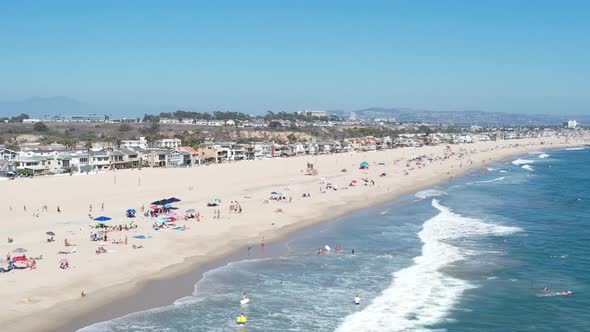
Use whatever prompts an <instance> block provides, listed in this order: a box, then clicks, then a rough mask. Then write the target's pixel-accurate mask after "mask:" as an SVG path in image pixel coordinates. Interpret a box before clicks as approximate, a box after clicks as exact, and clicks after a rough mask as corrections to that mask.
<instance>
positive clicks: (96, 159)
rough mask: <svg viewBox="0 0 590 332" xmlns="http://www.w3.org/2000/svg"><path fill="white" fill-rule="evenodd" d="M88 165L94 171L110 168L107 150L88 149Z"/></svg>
mask: <svg viewBox="0 0 590 332" xmlns="http://www.w3.org/2000/svg"><path fill="white" fill-rule="evenodd" d="M89 160H90V166H91V167H92V170H94V171H100V170H107V169H110V168H111V157H110V156H109V153H108V151H106V150H100V151H90V153H89Z"/></svg>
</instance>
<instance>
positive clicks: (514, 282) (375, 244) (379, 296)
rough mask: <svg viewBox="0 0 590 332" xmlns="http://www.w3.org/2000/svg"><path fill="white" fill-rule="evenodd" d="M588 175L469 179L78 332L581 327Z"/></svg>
mask: <svg viewBox="0 0 590 332" xmlns="http://www.w3.org/2000/svg"><path fill="white" fill-rule="evenodd" d="M589 165H590V149H581V148H580V149H564V150H551V151H538V152H532V153H530V154H528V155H524V156H519V157H514V158H511V159H507V160H504V161H501V162H498V163H495V164H490V165H488V166H487V167H484V168H480V169H473V170H471V171H469V172H468V173H467V174H466V175H465V176H463V177H460V178H457V179H454V180H452V181H451V182H446V183H442V184H439V185H438V186H436V187H433V188H430V189H427V190H423V191H420V192H417V193H414V194H412V195H406V196H403V197H400V198H398V199H396V200H394V201H391V202H389V203H387V204H384V205H380V206H378V207H374V208H370V209H366V210H362V211H358V212H356V213H353V214H350V215H348V216H346V217H343V218H340V219H338V220H335V221H332V222H328V223H324V224H321V225H317V226H313V227H311V228H309V229H306V230H303V231H300V232H298V233H296V234H294V235H292V236H291V237H289V238H288V239H287V240H284V241H282V242H280V243H278V244H276V246H279V248H278V249H276V250H274V251H275V253H274V254H268V253H265V252H263V250H262V248H261V247H260V246H256V247H255V248H252V251H251V253H250V256H249V257H247V256H246V254H244V259H243V260H238V261H235V262H231V263H229V264H227V265H224V266H221V267H219V268H216V269H214V270H211V271H208V272H206V273H205V274H204V276H203V278H202V279H201V280H199V281H198V282H197V283H196V285H195V291H194V293H193V294H187V296H186V297H184V298H181V299H178V300H177V301H176V302H175V303H174V304H173V305H170V306H166V307H161V308H156V309H151V310H147V311H143V312H138V313H134V314H131V315H127V316H124V317H121V318H117V319H114V320H111V321H107V322H101V323H98V324H94V325H92V326H88V327H86V328H83V329H81V330H80V331H84V332H90V331H113V332H119V331H158V332H161V331H240V332H257V331H337V332H348V331H355V332H359V331H380V332H387V331H458V332H471V331H473V332H480V331H503V332H504V331H520V332H526V331H531V332H532V331H535V332H539V331H590V309H589V308H590V297H589V296H588V294H589V292H590V256H589V254H590V245H589V242H588V240H589V239H590V227H589V225H588V223H589V222H590V219H589V217H588V216H589V215H590V171H589V170H590V166H589ZM338 244H339V245H340V246H341V248H342V250H341V251H340V252H339V253H337V252H336V250H335V248H336V246H337V245H338ZM325 246H329V247H330V249H331V250H330V251H328V252H327V253H326V254H321V255H318V254H317V252H318V249H319V248H324V247H325ZM353 249H354V251H355V255H352V250H353ZM545 288H547V289H545ZM562 291H569V292H571V295H569V296H563V295H561V293H560V292H562ZM244 292H246V293H247V294H248V297H249V299H250V302H249V303H248V304H246V305H241V304H240V299H241V295H242V293H244ZM356 294H358V295H359V297H360V298H361V303H360V305H355V304H354V302H353V299H354V297H355V295H356ZM241 312H243V313H244V314H245V315H246V316H247V317H248V323H247V324H246V325H245V326H237V325H236V323H235V318H236V317H237V316H238V315H239V314H240V313H241Z"/></svg>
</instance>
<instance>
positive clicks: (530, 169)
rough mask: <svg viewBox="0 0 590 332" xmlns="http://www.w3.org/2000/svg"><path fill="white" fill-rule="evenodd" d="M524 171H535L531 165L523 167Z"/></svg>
mask: <svg viewBox="0 0 590 332" xmlns="http://www.w3.org/2000/svg"><path fill="white" fill-rule="evenodd" d="M522 168H523V169H526V170H527V171H531V172H532V171H534V169H533V167H532V166H531V165H523V166H522Z"/></svg>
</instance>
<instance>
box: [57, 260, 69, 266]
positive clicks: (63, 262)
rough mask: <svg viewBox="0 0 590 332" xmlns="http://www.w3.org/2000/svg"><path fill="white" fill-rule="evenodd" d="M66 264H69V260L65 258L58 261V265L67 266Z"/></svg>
mask: <svg viewBox="0 0 590 332" xmlns="http://www.w3.org/2000/svg"><path fill="white" fill-rule="evenodd" d="M68 262H69V260H68V259H67V258H62V259H60V260H59V265H62V264H67V263H68Z"/></svg>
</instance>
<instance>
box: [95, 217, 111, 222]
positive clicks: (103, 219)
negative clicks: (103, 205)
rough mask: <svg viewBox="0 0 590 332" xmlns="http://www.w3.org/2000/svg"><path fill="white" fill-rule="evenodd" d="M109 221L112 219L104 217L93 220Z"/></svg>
mask: <svg viewBox="0 0 590 332" xmlns="http://www.w3.org/2000/svg"><path fill="white" fill-rule="evenodd" d="M111 219H112V218H109V217H106V216H100V217H96V218H94V220H96V221H109V220H111Z"/></svg>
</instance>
